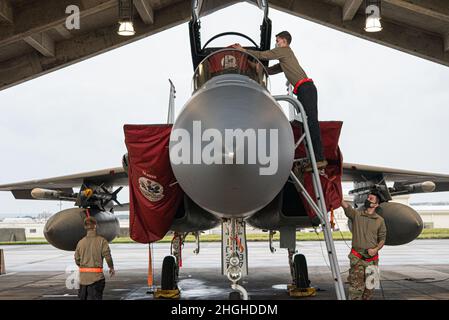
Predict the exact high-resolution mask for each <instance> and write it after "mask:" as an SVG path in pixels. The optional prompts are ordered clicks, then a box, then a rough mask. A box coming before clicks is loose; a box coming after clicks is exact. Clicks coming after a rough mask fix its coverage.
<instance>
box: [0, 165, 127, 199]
mask: <svg viewBox="0 0 449 320" xmlns="http://www.w3.org/2000/svg"><path fill="white" fill-rule="evenodd" d="M83 183H85V184H95V185H101V184H104V185H106V186H117V185H118V186H127V185H128V175H127V174H126V172H125V170H124V169H123V167H116V168H110V169H103V170H97V171H90V172H84V173H77V174H72V175H67V176H61V177H55V178H48V179H40V180H30V181H25V182H18V183H11V184H4V185H0V191H11V192H12V193H13V195H14V197H15V198H16V199H33V198H32V197H31V190H33V189H34V188H43V189H51V190H57V191H63V192H67V193H72V192H73V188H74V187H76V188H79V187H81V185H82V184H83Z"/></svg>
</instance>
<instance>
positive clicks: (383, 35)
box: [270, 0, 449, 66]
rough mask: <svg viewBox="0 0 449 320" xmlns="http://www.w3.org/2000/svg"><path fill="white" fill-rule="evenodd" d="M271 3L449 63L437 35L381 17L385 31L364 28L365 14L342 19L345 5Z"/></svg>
mask: <svg viewBox="0 0 449 320" xmlns="http://www.w3.org/2000/svg"><path fill="white" fill-rule="evenodd" d="M386 1H392V0H386ZM270 6H271V7H273V8H275V9H278V10H281V11H283V12H286V13H289V14H292V15H295V16H297V17H300V18H304V19H307V20H310V21H313V22H316V23H318V24H321V25H324V26H327V27H329V28H332V29H336V30H339V31H342V32H345V33H348V34H351V35H353V36H356V37H359V38H362V39H365V40H369V41H372V42H375V43H378V44H381V45H385V46H387V47H390V48H394V49H397V50H400V51H402V52H406V53H409V54H412V55H415V56H418V57H420V58H423V59H427V60H430V61H433V62H436V63H440V64H443V65H446V66H449V52H445V51H444V50H443V37H442V36H441V35H438V34H434V33H431V32H427V31H424V30H420V29H416V28H413V27H410V26H407V25H402V24H397V23H394V22H392V21H389V20H387V19H382V26H383V30H382V32H375V33H368V32H365V31H364V24H365V16H364V15H355V16H354V18H353V20H351V21H342V8H341V7H339V6H335V5H332V4H330V3H328V2H323V1H319V0H301V1H294V0H271V1H270Z"/></svg>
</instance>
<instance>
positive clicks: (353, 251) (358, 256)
mask: <svg viewBox="0 0 449 320" xmlns="http://www.w3.org/2000/svg"><path fill="white" fill-rule="evenodd" d="M351 253H352V254H353V255H355V256H356V257H357V258H359V259H362V260H364V261H366V262H372V261H377V260H379V255H378V254H376V255H375V256H374V257H371V258H368V259H366V258H364V257H363V256H362V255H361V254H360V253H358V252H357V251H355V249H354V248H352V249H351Z"/></svg>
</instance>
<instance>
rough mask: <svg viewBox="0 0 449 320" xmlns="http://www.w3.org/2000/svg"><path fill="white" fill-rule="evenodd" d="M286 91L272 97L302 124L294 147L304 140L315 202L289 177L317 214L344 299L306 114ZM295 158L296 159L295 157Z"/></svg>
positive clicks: (339, 295)
mask: <svg viewBox="0 0 449 320" xmlns="http://www.w3.org/2000/svg"><path fill="white" fill-rule="evenodd" d="M288 92H289V93H290V95H279V96H273V98H274V99H276V101H286V102H288V103H290V104H291V105H292V106H293V107H294V109H295V111H296V116H295V118H297V117H299V120H300V121H301V122H302V124H303V128H304V130H303V131H304V133H303V134H302V136H301V137H300V138H299V140H298V141H297V142H296V145H295V150H296V148H298V147H299V145H301V143H303V142H304V144H305V146H306V148H305V149H306V155H307V159H308V160H309V161H310V163H311V165H312V177H313V188H314V190H315V195H316V202H315V201H314V200H313V198H312V196H311V195H310V194H309V193H308V192H307V190H306V188H305V187H304V185H303V184H302V183H301V181H300V180H299V179H298V177H297V176H296V175H295V174H294V172H293V171H291V172H290V177H291V178H292V180H293V182H294V183H295V185H296V186H297V187H298V188H299V190H300V191H301V194H302V196H303V197H304V198H305V199H306V201H307V202H308V203H309V205H310V206H311V207H312V209H313V211H314V212H315V213H316V214H317V216H318V217H319V219H320V222H321V226H322V230H323V233H324V241H325V242H326V248H327V254H328V256H329V262H330V267H331V271H332V277H333V280H334V285H335V292H336V294H337V299H338V300H346V295H345V290H344V287H343V281H342V279H341V274H340V267H339V265H338V261H337V253H336V251H335V244H334V239H333V238H332V232H331V228H330V221H329V217H328V212H327V209H326V202H325V199H324V193H323V188H322V186H321V180H320V174H319V171H318V167H317V163H316V158H315V153H314V150H313V144H312V137H311V136H310V131H309V125H308V123H307V115H306V112H305V110H304V107H303V106H302V104H301V103H300V102H299V101H298V99H296V98H295V97H293V96H292V95H291V87H289V90H288ZM295 160H298V159H295Z"/></svg>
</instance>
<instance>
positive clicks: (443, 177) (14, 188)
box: [0, 163, 449, 199]
mask: <svg viewBox="0 0 449 320" xmlns="http://www.w3.org/2000/svg"><path fill="white" fill-rule="evenodd" d="M373 177H383V178H384V179H385V180H386V181H393V182H395V183H406V184H413V183H419V182H424V181H432V182H434V183H435V185H436V189H435V191H434V192H442V191H449V175H447V174H437V173H429V172H419V171H410V170H401V169H393V168H385V167H377V166H369V165H363V164H354V163H344V164H343V176H342V181H343V182H358V181H365V180H368V179H372V178H373ZM83 183H86V184H95V185H101V184H105V185H108V186H127V185H128V175H127V174H126V172H125V170H124V169H123V167H116V168H109V169H103V170H97V171H90V172H84V173H77V174H72V175H67V176H61V177H55V178H48V179H40V180H30V181H25V182H18V183H11V184H4V185H0V191H11V192H12V193H13V195H14V197H15V198H16V199H33V198H32V197H31V190H33V189H34V188H43V189H51V190H58V191H63V192H67V193H71V192H73V189H72V188H74V187H80V186H81V185H82V184H83Z"/></svg>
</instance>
